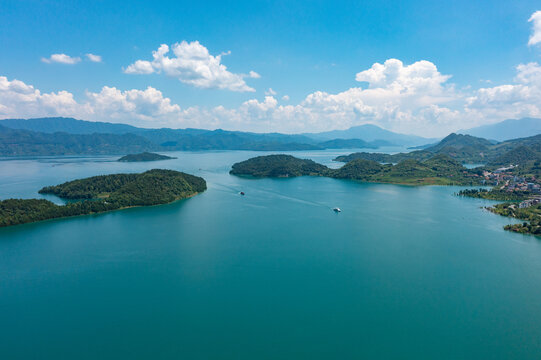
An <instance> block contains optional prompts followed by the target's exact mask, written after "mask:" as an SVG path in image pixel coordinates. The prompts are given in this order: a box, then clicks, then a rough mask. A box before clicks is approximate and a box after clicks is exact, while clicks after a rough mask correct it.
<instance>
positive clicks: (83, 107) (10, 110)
mask: <svg viewBox="0 0 541 360" xmlns="http://www.w3.org/2000/svg"><path fill="white" fill-rule="evenodd" d="M180 114H181V110H180V107H179V106H178V105H176V104H172V103H171V100H170V99H169V98H166V97H164V96H163V94H162V93H161V91H159V90H157V89H155V88H152V87H148V88H146V89H145V90H137V89H132V90H125V91H122V90H119V89H117V88H115V87H108V86H104V87H103V88H102V89H101V91H99V92H90V91H87V92H86V94H85V98H84V99H83V100H82V101H79V102H77V101H76V100H75V98H74V96H73V94H72V93H70V92H68V91H59V92H57V93H55V92H51V93H42V92H40V90H38V89H35V88H34V87H33V86H32V85H27V84H25V83H24V82H22V81H19V80H11V81H10V80H8V79H7V78H6V77H4V76H0V118H11V117H25V118H26V117H41V116H73V117H77V118H80V119H86V120H105V121H113V122H124V123H131V124H134V125H139V126H173V125H175V126H178V124H181V123H182V119H180Z"/></svg>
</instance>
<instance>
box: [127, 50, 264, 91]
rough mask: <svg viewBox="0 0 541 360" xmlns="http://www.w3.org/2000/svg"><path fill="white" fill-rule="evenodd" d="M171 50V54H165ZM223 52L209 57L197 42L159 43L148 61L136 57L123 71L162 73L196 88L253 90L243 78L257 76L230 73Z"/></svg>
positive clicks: (257, 76) (251, 73)
mask: <svg viewBox="0 0 541 360" xmlns="http://www.w3.org/2000/svg"><path fill="white" fill-rule="evenodd" d="M170 50H171V51H172V54H171V55H173V56H172V57H169V56H168V54H169V53H170ZM227 54H229V53H224V54H220V55H216V56H213V55H211V54H210V53H209V51H208V49H207V48H206V47H204V46H203V45H201V44H200V43H199V41H193V42H190V43H189V42H186V41H182V42H180V43H176V44H174V45H172V46H171V49H170V48H169V46H167V45H166V44H162V45H161V46H160V47H159V48H158V50H156V51H153V52H152V57H153V60H152V61H147V60H137V61H135V62H134V63H133V64H131V65H129V66H128V67H127V68H126V69H125V70H124V72H125V73H126V74H152V73H164V74H165V75H167V76H170V77H174V78H177V79H178V80H180V81H181V82H183V83H185V84H189V85H193V86H196V87H200V88H217V89H226V90H231V91H239V92H245V91H255V90H254V89H253V88H251V87H250V86H248V85H247V84H246V82H245V81H244V78H246V77H250V78H259V77H260V75H259V74H258V73H256V72H254V71H250V72H249V74H248V75H244V74H234V73H232V72H230V71H228V70H227V67H226V66H225V65H224V64H222V63H221V61H222V55H227Z"/></svg>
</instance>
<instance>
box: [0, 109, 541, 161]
mask: <svg viewBox="0 0 541 360" xmlns="http://www.w3.org/2000/svg"><path fill="white" fill-rule="evenodd" d="M462 133H468V134H472V135H475V136H476V137H481V138H484V139H479V140H478V141H477V142H476V144H477V145H479V146H473V147H471V146H470V147H469V150H468V151H470V150H471V148H473V149H474V151H476V150H477V149H478V148H479V149H481V148H483V147H488V146H489V144H492V143H491V142H490V141H488V140H485V139H490V140H499V141H502V140H508V139H511V138H517V137H527V136H531V135H536V134H539V133H541V119H532V118H525V119H520V120H506V121H504V122H501V123H498V124H493V125H487V126H482V127H478V128H474V129H470V130H466V131H462ZM472 139H475V138H472ZM444 140H445V141H442V142H441V143H439V144H438V142H439V140H438V139H427V138H423V137H420V136H415V135H404V134H399V133H395V132H392V131H389V130H385V129H382V128H379V127H377V126H375V125H360V126H355V127H352V128H350V129H347V130H333V131H328V132H322V133H306V134H280V133H265V134H261V133H250V132H241V131H226V130H221V129H218V130H203V129H190V128H188V129H168V128H162V129H146V128H137V127H134V126H131V125H125V124H113V123H107V122H94V121H84V120H77V119H73V118H61V117H57V118H35V119H6V120H0V155H2V156H32V155H78V154H125V153H133V152H143V151H172V150H261V151H293V150H322V149H363V148H364V149H377V148H379V147H382V146H400V147H404V146H409V147H415V146H418V147H419V146H420V147H422V148H429V147H432V148H433V149H432V150H434V149H435V148H436V147H438V146H440V147H441V146H443V145H442V144H443V143H446V142H448V141H449V138H446V139H444ZM481 143H483V144H481ZM427 144H431V145H427ZM423 145H424V146H423ZM448 145H449V144H447V145H446V146H448ZM481 145H482V146H481Z"/></svg>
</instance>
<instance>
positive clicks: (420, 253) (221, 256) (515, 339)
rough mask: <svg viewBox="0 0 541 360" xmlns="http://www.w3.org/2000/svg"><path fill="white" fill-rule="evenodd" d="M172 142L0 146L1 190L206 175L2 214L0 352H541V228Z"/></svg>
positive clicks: (441, 192) (450, 202) (325, 155)
mask: <svg viewBox="0 0 541 360" xmlns="http://www.w3.org/2000/svg"><path fill="white" fill-rule="evenodd" d="M338 154H339V153H338V152H330V151H322V152H313V153H295V155H297V156H301V157H309V158H312V159H314V160H316V161H318V162H322V163H325V164H330V163H331V159H332V158H333V157H334V156H336V155H338ZM174 155H175V156H177V157H178V159H176V160H171V161H163V162H156V163H118V162H115V161H114V160H115V158H111V157H98V158H96V157H87V158H40V159H33V160H30V159H29V160H3V161H0V199H5V198H8V197H25V198H28V197H38V196H39V195H38V194H37V190H38V189H39V188H41V187H42V186H44V185H51V184H57V183H60V182H63V181H67V180H71V179H75V178H81V177H86V176H91V175H97V174H105V173H116V172H128V171H129V172H139V171H143V170H146V169H150V168H154V167H160V168H171V169H176V170H182V171H186V172H190V173H194V174H197V175H201V176H203V177H204V178H205V179H207V181H208V186H209V189H208V191H206V192H205V193H203V194H201V195H198V196H196V197H194V198H191V199H187V200H184V201H180V202H177V203H173V204H169V205H164V206H157V207H149V208H136V209H127V210H123V211H118V212H112V213H108V214H100V215H95V216H86V217H78V218H71V219H60V220H53V221H47V222H42V223H35V224H27V225H22V226H16V227H11V228H3V229H0V358H2V359H121V358H129V359H161V358H169V359H360V358H366V359H539V358H541V241H540V240H539V239H538V238H534V237H530V236H522V235H517V234H512V233H508V232H505V231H503V229H502V226H503V225H505V224H507V223H510V222H512V221H511V220H510V219H507V218H503V217H499V216H496V215H493V214H491V213H488V212H486V211H483V210H482V209H480V207H481V206H483V205H487V204H489V203H488V202H486V201H483V200H477V199H465V198H458V197H455V196H453V193H454V192H456V191H457V190H458V189H459V188H457V187H407V186H397V185H383V184H361V183H356V182H353V181H345V180H337V179H328V178H310V177H302V178H294V179H261V180H254V179H243V178H238V177H234V176H230V175H229V174H228V173H227V172H228V170H229V168H230V166H231V165H232V164H233V163H234V162H236V161H240V160H244V159H247V158H249V157H252V156H254V155H261V153H252V152H240V151H239V152H202V153H174ZM239 191H244V192H246V196H244V197H242V196H240V195H239V194H238V192H239ZM50 199H53V198H50ZM55 201H57V202H61V201H60V200H59V199H55ZM335 206H338V207H340V208H341V209H342V213H340V214H335V213H334V212H333V211H332V210H331V209H332V207H335Z"/></svg>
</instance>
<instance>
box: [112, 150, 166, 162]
mask: <svg viewBox="0 0 541 360" xmlns="http://www.w3.org/2000/svg"><path fill="white" fill-rule="evenodd" d="M171 159H176V157H172V156H167V155H160V154H155V153H151V152H142V153H140V154H128V155H125V156H123V157H121V158H120V159H118V161H123V162H139V161H158V160H171Z"/></svg>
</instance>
